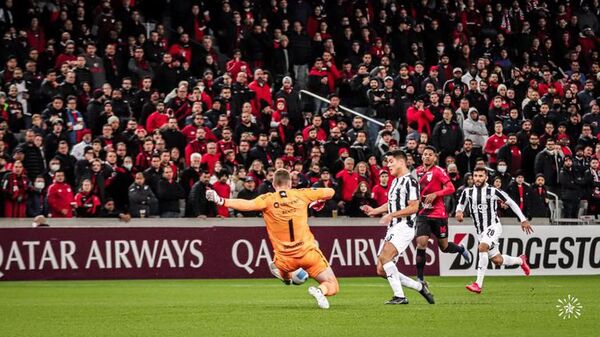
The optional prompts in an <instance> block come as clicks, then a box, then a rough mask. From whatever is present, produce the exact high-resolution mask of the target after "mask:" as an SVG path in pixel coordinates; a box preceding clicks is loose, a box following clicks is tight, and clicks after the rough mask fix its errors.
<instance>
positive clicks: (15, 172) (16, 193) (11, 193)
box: [2, 160, 29, 218]
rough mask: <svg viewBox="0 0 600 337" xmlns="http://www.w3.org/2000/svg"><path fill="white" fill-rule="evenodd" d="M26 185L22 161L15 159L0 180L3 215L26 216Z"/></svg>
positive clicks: (10, 216)
mask: <svg viewBox="0 0 600 337" xmlns="http://www.w3.org/2000/svg"><path fill="white" fill-rule="evenodd" d="M28 185H29V179H27V176H26V175H25V170H24V169H23V163H22V162H21V161H19V160H17V161H15V163H14V165H13V167H12V172H10V173H8V174H7V175H6V176H5V177H4V179H3V180H2V192H3V194H4V216H5V217H7V218H24V217H25V216H26V210H27V192H28V189H29V186H28Z"/></svg>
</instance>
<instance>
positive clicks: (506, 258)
mask: <svg viewBox="0 0 600 337" xmlns="http://www.w3.org/2000/svg"><path fill="white" fill-rule="evenodd" d="M522 264H523V260H521V258H520V257H515V256H510V255H502V265H503V266H520V265H522Z"/></svg>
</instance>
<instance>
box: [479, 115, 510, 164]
mask: <svg viewBox="0 0 600 337" xmlns="http://www.w3.org/2000/svg"><path fill="white" fill-rule="evenodd" d="M502 130H503V128H502V122H500V121H497V122H496V123H494V132H495V133H494V134H493V135H491V136H490V138H488V140H487V141H486V142H485V146H484V147H483V151H484V152H485V154H487V155H488V158H489V161H488V162H489V164H490V167H492V168H495V167H496V164H497V163H498V158H497V156H498V151H499V150H500V148H501V147H503V146H504V144H506V142H507V141H508V137H506V136H505V135H504V134H503V133H502Z"/></svg>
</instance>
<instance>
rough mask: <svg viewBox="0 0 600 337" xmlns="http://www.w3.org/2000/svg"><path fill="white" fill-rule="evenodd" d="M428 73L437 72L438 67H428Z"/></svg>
mask: <svg viewBox="0 0 600 337" xmlns="http://www.w3.org/2000/svg"><path fill="white" fill-rule="evenodd" d="M429 71H430V72H431V71H438V66H431V67H429Z"/></svg>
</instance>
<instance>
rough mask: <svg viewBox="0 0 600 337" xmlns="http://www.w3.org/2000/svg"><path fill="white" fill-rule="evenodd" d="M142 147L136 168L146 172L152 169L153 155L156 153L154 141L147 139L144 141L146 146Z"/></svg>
mask: <svg viewBox="0 0 600 337" xmlns="http://www.w3.org/2000/svg"><path fill="white" fill-rule="evenodd" d="M142 147H143V148H142V152H140V153H138V155H137V157H136V158H135V166H136V167H137V168H138V170H140V171H144V170H145V169H147V168H149V167H150V162H151V161H152V154H153V153H154V141H153V140H152V139H146V140H144V145H143V146H142Z"/></svg>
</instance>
